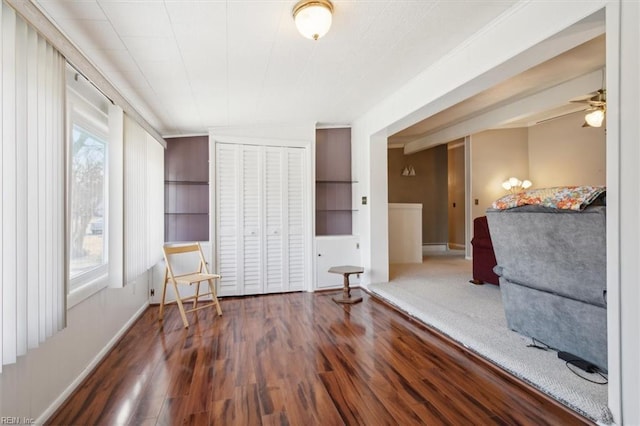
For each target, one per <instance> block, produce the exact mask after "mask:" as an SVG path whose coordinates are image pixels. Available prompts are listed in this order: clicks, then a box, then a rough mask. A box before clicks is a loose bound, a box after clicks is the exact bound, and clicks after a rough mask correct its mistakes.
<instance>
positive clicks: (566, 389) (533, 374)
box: [369, 255, 612, 424]
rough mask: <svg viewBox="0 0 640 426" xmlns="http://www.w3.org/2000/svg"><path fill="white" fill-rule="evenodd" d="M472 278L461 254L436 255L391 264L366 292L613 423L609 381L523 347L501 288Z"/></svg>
mask: <svg viewBox="0 0 640 426" xmlns="http://www.w3.org/2000/svg"><path fill="white" fill-rule="evenodd" d="M470 279H471V262H470V261H468V260H465V259H464V257H463V256H450V255H449V256H447V255H434V256H429V257H426V258H425V261H424V263H422V264H406V265H391V268H390V280H391V281H390V282H388V283H377V284H372V285H370V286H369V290H370V291H371V292H372V293H374V294H376V295H378V296H379V297H381V298H383V299H385V300H387V301H388V302H390V303H391V304H393V305H395V306H397V307H398V308H399V309H400V310H402V311H404V312H406V313H408V314H409V315H411V316H413V317H415V318H417V319H419V320H421V321H422V322H424V323H426V324H428V325H430V326H432V327H434V328H436V329H438V330H440V331H441V332H442V333H444V334H446V335H448V336H449V337H451V338H453V339H454V340H456V341H458V342H460V343H461V344H462V345H464V346H465V347H467V348H469V349H470V350H472V351H474V352H476V353H478V354H479V355H481V356H483V357H485V358H487V359H488V360H490V361H492V362H493V363H494V364H496V365H498V366H500V367H501V368H503V369H505V370H506V371H509V372H511V373H512V374H514V375H516V376H518V377H520V378H522V379H523V380H525V381H527V382H529V383H530V384H532V385H533V386H535V387H536V388H538V389H540V390H541V391H542V392H544V393H546V394H548V395H550V396H552V397H553V398H555V399H557V400H558V401H560V402H562V403H563V404H565V405H567V406H569V407H571V408H572V409H574V410H576V411H577V412H579V413H582V414H583V415H585V416H586V417H589V418H591V419H593V420H594V421H596V422H599V423H603V424H609V423H612V416H611V412H610V411H609V409H608V406H607V385H598V384H593V383H589V382H588V381H586V380H584V379H581V378H580V377H578V376H576V375H575V374H574V373H572V372H571V371H570V370H569V369H568V368H567V366H566V365H565V362H564V361H562V360H560V359H558V357H557V353H556V352H554V351H551V350H549V351H543V350H540V349H536V348H529V347H527V345H528V344H529V343H531V339H529V338H526V337H524V336H521V335H520V334H518V333H516V332H513V331H511V330H509V329H508V328H507V324H506V319H505V317H504V310H503V308H502V299H501V296H500V288H499V287H498V286H494V285H490V284H485V285H481V286H476V285H473V284H470V283H469V280H470ZM579 372H580V373H581V374H583V375H585V376H586V377H588V378H590V379H592V380H602V379H601V378H600V377H599V376H596V375H592V374H588V373H586V372H582V371H580V370H579Z"/></svg>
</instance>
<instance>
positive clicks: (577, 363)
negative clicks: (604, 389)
mask: <svg viewBox="0 0 640 426" xmlns="http://www.w3.org/2000/svg"><path fill="white" fill-rule="evenodd" d="M527 347H528V348H535V349H540V350H543V351H547V350H552V351H556V352H557V353H558V358H560V359H564V360H565V365H566V366H567V368H568V369H569V371H571V372H572V373H573V374H575V375H576V376H578V377H580V378H581V379H584V380H586V381H587V382H591V383H595V384H596V385H606V384H607V383H609V378H608V377H607V375H605V374H604V373H603V372H602V370H600V369H599V368H598V367H596V366H595V365H593V364H591V363H590V362H588V361H585V360H583V359H580V358H578V357H577V356H575V355H571V354H569V353H567V352H563V351H560V350H558V349H556V348H553V347H551V346H549V345H547V344H546V343H544V342H541V341H540V340H537V339H536V338H534V337H532V338H531V343H529V344H528V345H527ZM575 368H579V369H580V370H582V371H584V372H586V373H589V374H597V375H598V376H600V377H601V378H603V379H604V381H596V380H591V379H590V378H588V377H586V376H583V375H582V374H580V373H578V371H577V370H575Z"/></svg>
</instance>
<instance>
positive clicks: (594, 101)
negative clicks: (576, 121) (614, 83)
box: [571, 89, 607, 127]
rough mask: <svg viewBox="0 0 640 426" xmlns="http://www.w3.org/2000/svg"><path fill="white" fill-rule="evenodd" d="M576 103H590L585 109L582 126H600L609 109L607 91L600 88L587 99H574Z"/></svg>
mask: <svg viewBox="0 0 640 426" xmlns="http://www.w3.org/2000/svg"><path fill="white" fill-rule="evenodd" d="M571 102H574V103H585V104H587V105H588V107H587V108H586V110H585V111H588V112H587V114H586V115H585V116H584V124H583V125H582V127H600V126H602V121H603V120H604V117H605V113H606V111H607V91H606V90H605V89H600V90H598V91H597V92H594V93H593V94H592V96H591V95H590V97H589V98H586V99H579V100H572V101H571Z"/></svg>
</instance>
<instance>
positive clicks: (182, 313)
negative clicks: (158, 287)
mask: <svg viewBox="0 0 640 426" xmlns="http://www.w3.org/2000/svg"><path fill="white" fill-rule="evenodd" d="M172 284H173V289H174V291H175V292H176V303H177V304H178V309H179V310H180V316H181V317H182V323H183V324H184V328H188V327H189V322H188V321H187V314H186V313H185V312H184V306H182V299H181V298H180V293H178V285H177V284H176V283H175V282H174V281H172Z"/></svg>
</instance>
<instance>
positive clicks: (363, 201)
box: [362, 196, 367, 206]
mask: <svg viewBox="0 0 640 426" xmlns="http://www.w3.org/2000/svg"><path fill="white" fill-rule="evenodd" d="M366 204H367V197H366V196H365V197H362V205H363V206H364V205H366Z"/></svg>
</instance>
